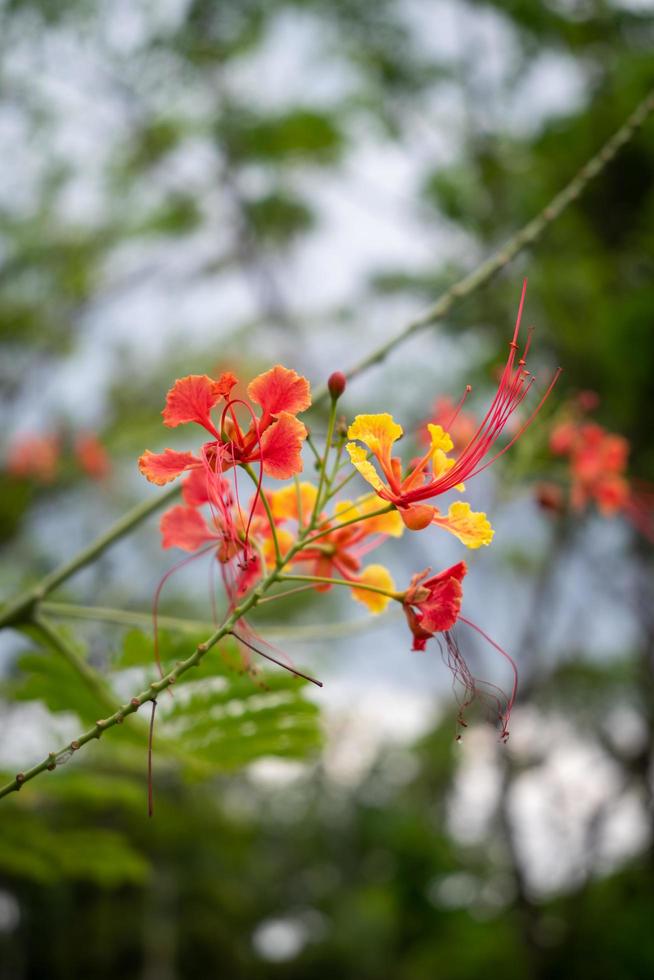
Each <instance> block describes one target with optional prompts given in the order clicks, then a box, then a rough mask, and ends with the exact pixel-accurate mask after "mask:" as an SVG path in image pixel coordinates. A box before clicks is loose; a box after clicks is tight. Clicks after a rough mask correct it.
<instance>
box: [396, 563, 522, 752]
mask: <svg viewBox="0 0 654 980" xmlns="http://www.w3.org/2000/svg"><path fill="white" fill-rule="evenodd" d="M430 571H431V569H429V568H427V569H425V571H424V572H419V573H418V574H417V575H414V576H413V578H412V579H411V583H410V585H409V588H408V589H407V590H406V592H404V594H403V595H401V596H400V598H401V599H402V605H403V608H404V614H405V616H406V618H407V622H408V624H409V629H410V630H411V633H412V634H413V646H412V649H413V650H420V651H423V650H425V649H426V646H427V641H428V640H430V639H432V638H436V640H437V642H438V646H439V647H440V650H441V655H442V657H443V660H444V661H445V663H446V665H447V666H448V667H449V669H450V670H451V672H452V676H453V678H454V683H455V685H456V686H457V687H458V689H459V691H460V692H461V693H460V694H459V708H460V710H459V717H458V724H459V725H461V726H463V727H464V728H465V727H466V722H465V720H464V715H465V711H466V709H467V708H468V707H470V705H471V704H472V702H473V701H481V702H482V704H483V705H484V706H485V708H486V710H487V711H488V713H489V714H490V716H491V718H492V719H493V720H494V721H495V722H497V723H498V724H499V727H500V738H501V740H502V741H506V740H507V738H508V737H509V719H510V716H511V711H512V708H513V705H514V703H515V699H516V694H517V690H518V670H517V667H516V664H515V661H514V660H513V658H512V657H510V656H509V654H508V653H507V652H506V650H504V649H502V647H501V646H499V645H498V644H497V643H496V642H495V641H494V640H492V639H491V637H490V636H488V634H487V633H485V632H484V630H482V629H480V628H479V626H476V625H475V623H472V622H471V621H470V620H469V619H466V618H465V617H464V616H462V615H461V601H462V598H463V589H462V582H463V579H464V577H465V575H466V572H467V571H468V568H467V566H466V563H465V562H463V561H460V562H458V564H456V565H452V567H451V568H446V569H445V570H444V571H442V572H439V573H438V574H437V575H431V576H430V575H429V572H430ZM457 622H461V623H464V624H465V625H466V626H469V627H471V628H472V629H473V630H475V631H476V632H477V633H478V634H479V635H480V636H482V637H483V638H484V640H486V642H487V643H489V644H490V645H491V646H492V647H493V648H494V649H495V650H496V651H497V652H498V653H500V654H501V655H502V657H504V659H505V660H506V662H507V663H508V665H509V667H510V669H511V674H512V686H511V692H510V694H508V695H507V694H505V693H504V692H503V691H502V689H501V688H500V687H498V686H497V685H495V684H491V683H488V682H486V681H483V680H479V679H478V678H477V677H475V676H474V674H473V673H472V671H471V670H470V668H469V667H468V664H467V663H466V660H465V657H464V656H463V654H462V653H461V650H460V648H459V644H458V642H457V638H456V636H455V633H454V626H455V625H456V624H457ZM457 737H460V736H457Z"/></svg>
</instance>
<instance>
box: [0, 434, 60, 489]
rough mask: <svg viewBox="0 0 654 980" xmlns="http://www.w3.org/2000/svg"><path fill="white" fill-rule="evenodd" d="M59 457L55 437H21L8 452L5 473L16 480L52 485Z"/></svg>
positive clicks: (58, 448) (57, 440)
mask: <svg viewBox="0 0 654 980" xmlns="http://www.w3.org/2000/svg"><path fill="white" fill-rule="evenodd" d="M60 455H61V450H60V446H59V439H58V438H57V436H55V435H44V436H37V435H32V436H22V438H20V439H17V440H16V441H15V442H14V444H13V446H12V447H11V449H10V450H9V454H8V456H7V464H6V465H7V472H8V473H10V474H11V476H14V477H17V478H18V479H33V480H36V481H37V482H38V483H52V482H53V481H54V479H55V477H56V475H57V467H58V465H59V459H60Z"/></svg>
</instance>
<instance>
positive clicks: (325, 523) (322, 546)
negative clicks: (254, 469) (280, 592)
mask: <svg viewBox="0 0 654 980" xmlns="http://www.w3.org/2000/svg"><path fill="white" fill-rule="evenodd" d="M317 493H318V490H317V488H316V487H315V486H314V485H313V484H311V483H300V484H298V485H297V486H294V485H291V486H288V487H283V488H282V489H281V490H277V491H274V492H273V493H271V494H269V495H268V499H269V502H270V509H271V511H272V514H273V518H274V520H275V523H276V524H277V523H279V524H280V525H285V524H287V523H292V524H293V523H294V524H295V525H296V526H302V525H306V524H307V523H308V521H309V518H310V517H311V515H312V513H313V509H314V507H315V503H316V497H317ZM379 509H380V507H379V501H378V499H377V497H376V496H375V494H368V495H366V496H365V497H361V498H360V499H359V500H357V501H349V500H343V501H339V503H337V504H336V506H335V508H334V514H333V517H331V518H329V519H327V518H326V517H324V516H323V515H321V518H320V521H319V525H318V527H319V532H317V534H318V533H319V535H320V536H319V537H318V539H317V540H316V541H315V542H313V543H309V544H308V545H307V546H306V547H305V548H303V549H302V550H301V551H299V552H298V553H297V555H295V557H294V558H293V560H292V564H293V565H302V566H304V567H305V568H307V570H308V571H310V573H311V574H312V575H316V576H318V577H320V578H341V579H345V580H347V581H348V582H352V590H351V592H352V597H353V598H354V599H356V600H357V601H358V602H362V603H363V604H364V605H365V606H366V607H367V608H368V609H369V610H370V612H373V613H380V612H383V611H384V609H385V608H386V606H387V605H388V603H389V602H390V596H386V595H383V594H381V593H379V592H372V591H370V590H368V589H361V588H359V589H358V588H357V587H356V584H357V583H360V584H361V585H371V586H375V587H376V588H378V589H383V590H384V591H386V592H389V593H392V592H394V591H395V584H394V582H393V578H392V576H391V573H390V572H389V571H388V569H387V568H386V567H385V566H384V565H378V564H373V565H367V566H365V567H364V566H363V563H362V558H363V557H364V555H366V554H368V552H370V551H372V550H373V549H374V548H377V547H378V546H379V545H380V544H382V543H383V541H384V540H385V539H386V538H388V537H395V538H397V537H400V535H401V534H402V532H403V531H404V525H403V523H402V521H401V519H400V517H399V514H398V513H397V511H390V512H389V513H386V514H378V515H377V516H375V517H369V516H368V515H370V514H373V513H374V512H375V511H377V510H379ZM346 521H348V522H350V521H351V522H352V523H348V524H347V525H346V526H344V527H339V525H341V524H344V523H345V522H346ZM277 537H278V541H279V544H280V547H281V550H282V554H285V553H286V552H287V551H288V548H289V547H290V544H291V543H292V542H293V541H294V540H295V535H294V534H292V533H291V532H290V531H289V530H288V529H287V528H286V527H283V526H282V527H280V528H278V530H277ZM330 588H331V586H330V585H329V583H327V582H325V583H319V584H317V585H316V589H317V590H318V591H326V590H328V589H330Z"/></svg>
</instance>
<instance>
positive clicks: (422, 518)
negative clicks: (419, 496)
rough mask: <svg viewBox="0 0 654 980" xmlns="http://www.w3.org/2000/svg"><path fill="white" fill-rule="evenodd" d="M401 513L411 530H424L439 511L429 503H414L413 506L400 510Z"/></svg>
mask: <svg viewBox="0 0 654 980" xmlns="http://www.w3.org/2000/svg"><path fill="white" fill-rule="evenodd" d="M399 513H400V517H401V518H402V520H403V521H404V523H405V525H406V526H407V527H408V529H409V530H410V531H422V529H423V528H425V527H428V526H429V525H430V524H431V522H432V520H433V519H434V515H435V514H437V513H438V511H437V510H436V508H435V507H431V506H430V505H429V504H414V505H413V506H412V507H407V508H406V509H403V510H400V512H399Z"/></svg>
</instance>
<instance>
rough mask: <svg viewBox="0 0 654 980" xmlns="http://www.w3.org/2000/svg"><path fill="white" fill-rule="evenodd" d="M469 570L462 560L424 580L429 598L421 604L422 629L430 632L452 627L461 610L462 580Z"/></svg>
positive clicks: (439, 631) (438, 631)
mask: <svg viewBox="0 0 654 980" xmlns="http://www.w3.org/2000/svg"><path fill="white" fill-rule="evenodd" d="M467 570H468V569H467V566H466V563H465V562H464V561H461V562H459V563H458V564H457V565H453V566H452V568H448V569H446V570H445V571H444V572H441V573H440V574H439V575H434V577H433V578H431V579H428V580H427V581H426V582H423V585H424V586H425V588H428V589H429V598H428V599H426V600H425V601H424V602H421V603H420V604H419V606H420V610H421V611H422V614H423V615H422V618H421V620H420V625H421V627H422V629H424V630H428V631H429V632H430V633H441V632H442V631H443V630H449V629H452V627H453V626H454V624H455V623H456V621H457V619H458V618H459V613H460V612H461V599H462V598H463V589H462V588H461V581H462V579H463V576H464V575H465V574H466V572H467Z"/></svg>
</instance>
